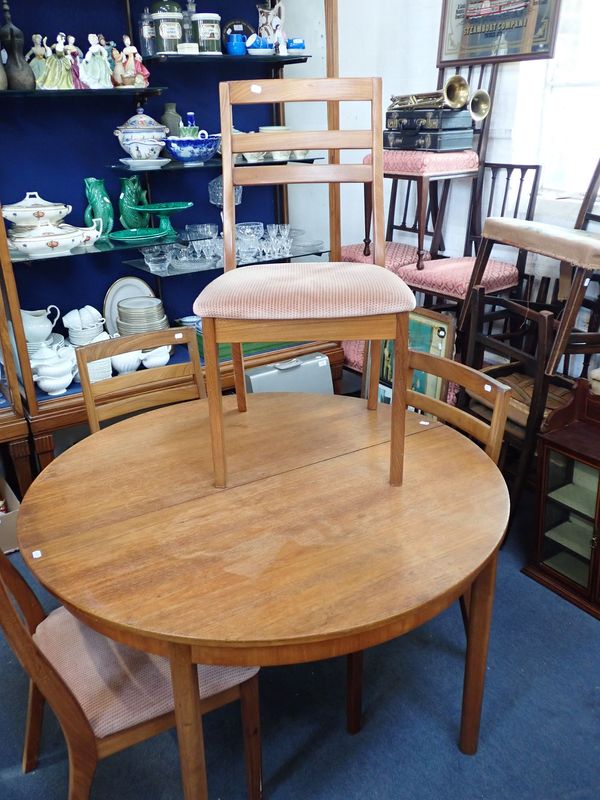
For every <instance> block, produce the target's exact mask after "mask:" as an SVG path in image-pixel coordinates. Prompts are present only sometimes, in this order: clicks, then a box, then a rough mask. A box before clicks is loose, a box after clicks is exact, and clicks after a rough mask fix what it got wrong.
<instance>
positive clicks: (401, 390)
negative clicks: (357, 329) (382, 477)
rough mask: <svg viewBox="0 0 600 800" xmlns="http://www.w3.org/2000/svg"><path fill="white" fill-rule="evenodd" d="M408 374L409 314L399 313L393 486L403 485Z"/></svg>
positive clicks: (395, 344)
mask: <svg viewBox="0 0 600 800" xmlns="http://www.w3.org/2000/svg"><path fill="white" fill-rule="evenodd" d="M407 374H408V314H397V315H396V340H395V341H394V374H393V377H392V430H391V435H390V484H391V486H402V474H403V471H404V429H405V425H406V376H407Z"/></svg>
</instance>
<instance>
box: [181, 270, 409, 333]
mask: <svg viewBox="0 0 600 800" xmlns="http://www.w3.org/2000/svg"><path fill="white" fill-rule="evenodd" d="M414 307H415V296H414V294H413V293H412V292H411V290H410V289H409V288H408V286H407V285H406V284H405V283H404V281H402V280H400V278H399V277H398V276H397V275H394V274H393V273H392V272H389V270H387V269H384V268H383V267H379V266H374V265H373V264H353V263H350V262H333V263H326V262H321V263H316V264H315V263H307V264H304V263H299V264H298V263H297V264H254V265H252V266H250V267H240V268H239V269H232V270H229V271H228V272H225V273H224V274H223V275H220V276H219V277H218V278H215V280H214V281H212V282H211V283H209V284H208V286H207V287H206V288H205V289H203V290H202V292H200V294H199V295H198V297H197V298H196V302H195V303H194V313H195V314H198V316H200V317H215V318H217V319H247V320H257V319H265V320H267V319H268V320H279V319H289V320H293V319H324V318H325V319H327V318H335V317H345V318H348V317H362V316H373V315H375V314H396V313H398V312H402V311H412V310H413V308H414Z"/></svg>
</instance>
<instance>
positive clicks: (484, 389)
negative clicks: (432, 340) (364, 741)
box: [346, 350, 510, 734]
mask: <svg viewBox="0 0 600 800" xmlns="http://www.w3.org/2000/svg"><path fill="white" fill-rule="evenodd" d="M415 370H419V371H422V372H426V373H427V374H429V375H435V376H436V377H438V378H441V379H442V380H443V381H444V382H446V383H449V382H453V383H456V384H458V385H459V386H461V387H463V388H464V389H465V390H468V391H469V392H471V393H472V394H475V395H477V396H479V397H485V398H486V399H487V400H488V401H491V402H492V403H493V409H494V410H493V414H492V418H491V420H490V421H489V422H487V421H484V420H480V419H477V418H476V417H474V416H473V415H472V414H470V413H469V412H468V411H465V410H463V409H461V408H458V407H457V406H452V405H450V404H449V403H447V402H445V401H444V400H439V399H438V398H436V397H431V396H429V395H426V394H422V393H421V392H416V391H414V390H413V389H407V391H406V405H407V406H411V407H412V408H414V409H415V410H418V411H422V412H424V413H425V414H430V415H432V416H434V417H436V418H437V419H438V420H441V421H442V422H445V423H447V424H448V425H451V426H452V427H453V428H456V429H457V430H459V431H461V432H462V433H464V434H466V435H467V436H469V437H471V438H472V439H475V440H476V441H477V442H479V444H481V445H483V446H484V449H485V452H486V453H487V455H488V456H489V457H490V458H491V459H492V461H493V462H494V464H497V463H498V459H499V457H500V451H501V449H502V441H503V438H504V428H505V425H506V415H507V411H508V401H509V399H510V388H509V387H508V386H506V385H505V384H503V383H502V382H501V381H498V380H496V379H495V378H491V377H489V376H488V375H486V374H485V373H483V372H480V371H478V370H475V369H472V368H471V367H468V366H466V365H465V364H461V363H460V362H457V361H452V360H451V359H449V358H443V357H442V356H435V355H432V354H430V353H420V352H418V351H416V350H409V351H408V371H407V375H406V385H407V386H412V383H413V373H414V371H415ZM402 414H404V411H402ZM449 535H451V533H449ZM469 596H470V595H469V593H468V592H467V593H466V594H465V595H463V596H462V597H461V598H460V607H461V612H462V618H463V623H464V626H465V632H468V613H469ZM362 673H363V651H362V650H361V651H358V652H356V653H350V654H349V655H348V657H347V672H346V728H347V730H348V733H352V734H354V733H358V732H359V731H360V729H361V726H362Z"/></svg>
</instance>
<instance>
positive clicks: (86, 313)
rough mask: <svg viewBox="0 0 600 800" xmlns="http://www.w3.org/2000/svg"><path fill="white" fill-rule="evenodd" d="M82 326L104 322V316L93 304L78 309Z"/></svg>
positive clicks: (88, 326)
mask: <svg viewBox="0 0 600 800" xmlns="http://www.w3.org/2000/svg"><path fill="white" fill-rule="evenodd" d="M79 317H80V319H81V327H82V328H93V327H94V325H100V324H102V325H103V324H104V318H103V317H102V315H101V314H99V313H98V311H96V309H95V308H93V306H84V307H83V308H80V309H79Z"/></svg>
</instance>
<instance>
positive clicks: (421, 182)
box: [342, 64, 498, 272]
mask: <svg viewBox="0 0 600 800" xmlns="http://www.w3.org/2000/svg"><path fill="white" fill-rule="evenodd" d="M453 75H461V76H462V77H464V78H465V79H466V80H467V82H468V83H469V86H470V87H471V89H472V90H481V89H483V90H485V91H487V92H488V94H489V95H490V98H491V100H492V104H493V100H494V93H495V88H496V80H497V76H498V65H497V64H472V65H470V66H468V67H458V68H456V67H451V68H447V69H440V70H438V83H437V88H438V90H441V89H442V88H443V87H444V86H445V84H446V82H447V81H448V79H450V78H451V77H452V76H453ZM489 122H490V115H488V116H487V117H485V118H484V119H483V120H481V121H479V122H478V123H477V124H476V126H475V139H474V147H473V149H471V150H460V151H453V152H441V153H440V152H433V151H427V150H384V151H383V172H384V177H386V178H391V179H392V188H391V192H390V204H389V208H388V220H387V230H386V237H385V238H386V241H387V242H392V240H393V238H394V231H403V232H407V233H416V234H417V246H416V247H413V246H410V245H402V246H401V247H398V248H394V247H391V246H390V245H389V244H388V245H387V246H386V266H387V267H388V269H392V271H394V272H397V271H398V270H399V269H400V268H401V267H404V266H407V265H409V264H417V266H418V268H419V269H423V267H424V264H425V262H427V260H428V259H429V258H430V257H431V256H430V254H429V253H427V252H426V251H425V250H424V239H425V236H426V235H429V236H431V237H432V241H431V252H432V253H433V257H434V258H436V257H437V254H438V252H439V251H440V250H441V251H443V250H444V242H443V238H442V234H441V228H442V224H443V220H444V215H445V210H446V205H447V201H448V194H449V191H450V182H451V180H454V179H456V178H471V179H472V180H473V187H472V193H471V194H472V197H471V206H472V204H473V198H474V196H475V193H474V190H475V179H476V178H477V175H478V171H479V166H480V163H481V162H483V160H484V159H485V154H486V150H487V141H488V136H489ZM364 160H365V163H367V164H369V163H370V160H371V156H370V155H367V156H365V159H364ZM399 181H403V182H406V192H405V194H404V200H403V203H402V207H403V212H402V221H401V222H400V223H399V224H397V223H396V205H397V200H398V186H399ZM440 181H443V189H442V195H441V199H438V192H437V184H438V182H440ZM413 185H414V186H415V188H416V212H415V215H414V217H413V216H412V215H411V213H410V208H411V207H412V204H413V195H412V186H413ZM428 197H429V198H430V202H429V208H428V204H427V198H428ZM364 202H365V239H364V244H351V245H346V246H344V247H343V248H342V260H343V261H358V262H361V263H372V260H371V251H370V223H371V211H372V207H371V200H370V196H369V194H368V193H367V188H366V187H365V201H364ZM429 219H431V222H432V224H433V229H428V227H427V225H428V221H429ZM394 244H396V243H394Z"/></svg>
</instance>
